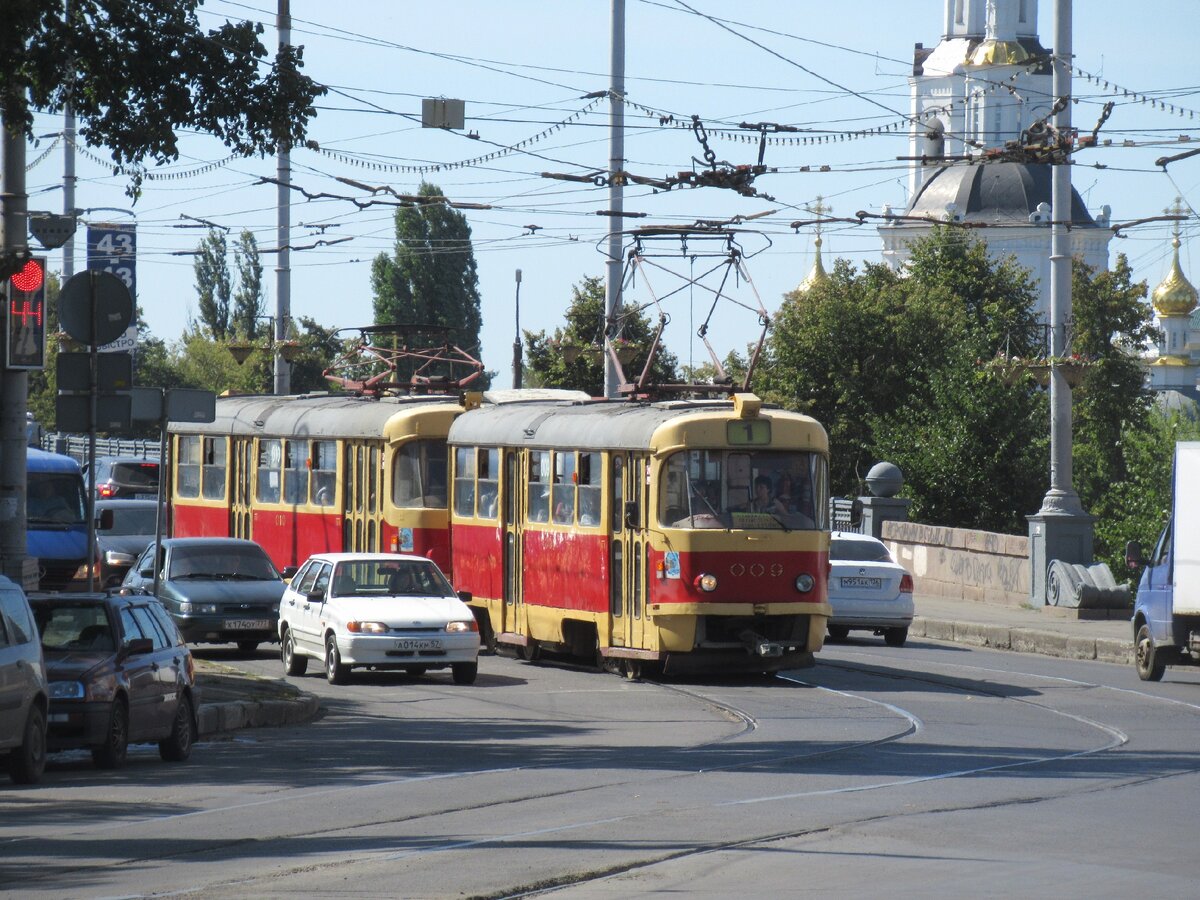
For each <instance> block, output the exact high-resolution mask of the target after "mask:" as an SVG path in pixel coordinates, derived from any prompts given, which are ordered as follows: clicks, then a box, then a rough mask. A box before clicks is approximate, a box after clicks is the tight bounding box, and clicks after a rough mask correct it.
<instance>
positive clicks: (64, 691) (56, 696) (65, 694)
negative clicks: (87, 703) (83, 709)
mask: <svg viewBox="0 0 1200 900" xmlns="http://www.w3.org/2000/svg"><path fill="white" fill-rule="evenodd" d="M49 687H50V699H51V700H82V699H83V682H82V681H52V682H50V685H49Z"/></svg>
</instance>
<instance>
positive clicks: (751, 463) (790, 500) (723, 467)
mask: <svg viewBox="0 0 1200 900" xmlns="http://www.w3.org/2000/svg"><path fill="white" fill-rule="evenodd" d="M665 474H666V477H665V478H664V479H662V482H661V485H660V488H659V490H660V493H659V497H658V503H659V507H658V509H659V524H660V525H664V526H667V527H671V528H741V529H762V530H778V529H784V530H796V529H827V528H828V527H829V522H828V519H829V470H828V466H827V464H826V462H825V459H824V457H822V456H821V455H820V454H818V453H809V452H803V451H793V450H754V451H745V450H683V451H680V452H678V453H675V454H673V455H672V456H670V457H669V458H668V459H667V463H666V470H665Z"/></svg>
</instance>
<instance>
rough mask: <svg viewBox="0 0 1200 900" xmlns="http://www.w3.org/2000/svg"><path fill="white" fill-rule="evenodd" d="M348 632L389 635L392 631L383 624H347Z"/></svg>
mask: <svg viewBox="0 0 1200 900" xmlns="http://www.w3.org/2000/svg"><path fill="white" fill-rule="evenodd" d="M346 630H347V631H349V632H350V633H351V634H387V633H388V632H389V631H391V630H392V629H391V628H389V627H388V626H387V625H386V624H384V623H383V622H347V623H346Z"/></svg>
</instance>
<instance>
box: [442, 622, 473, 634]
mask: <svg viewBox="0 0 1200 900" xmlns="http://www.w3.org/2000/svg"><path fill="white" fill-rule="evenodd" d="M446 630H447V631H448V632H450V633H451V634H462V633H463V632H467V631H478V630H479V623H478V622H476V621H475V620H474V619H471V620H470V621H469V622H447V623H446Z"/></svg>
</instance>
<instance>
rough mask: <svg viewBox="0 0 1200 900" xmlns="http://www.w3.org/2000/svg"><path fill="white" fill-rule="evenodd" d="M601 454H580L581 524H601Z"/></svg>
mask: <svg viewBox="0 0 1200 900" xmlns="http://www.w3.org/2000/svg"><path fill="white" fill-rule="evenodd" d="M600 458H601V457H600V454H599V453H580V454H579V524H580V525H599V524H600V491H601V486H600V485H601V482H600V478H601V472H602V470H601V468H600Z"/></svg>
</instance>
